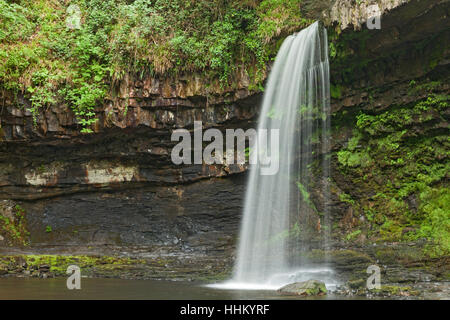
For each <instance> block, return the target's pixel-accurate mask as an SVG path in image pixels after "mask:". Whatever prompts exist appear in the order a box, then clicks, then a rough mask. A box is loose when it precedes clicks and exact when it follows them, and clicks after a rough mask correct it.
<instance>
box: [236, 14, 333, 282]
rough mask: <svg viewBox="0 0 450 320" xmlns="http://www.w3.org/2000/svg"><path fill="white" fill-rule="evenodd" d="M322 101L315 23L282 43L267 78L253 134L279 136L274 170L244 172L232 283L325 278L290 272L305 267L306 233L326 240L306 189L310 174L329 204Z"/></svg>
mask: <svg viewBox="0 0 450 320" xmlns="http://www.w3.org/2000/svg"><path fill="white" fill-rule="evenodd" d="M329 100H330V99H329V63H328V42H327V33H326V30H325V28H323V27H322V26H321V24H320V23H319V22H315V23H314V24H312V25H311V26H309V27H308V28H306V29H303V30H302V31H300V32H299V33H296V34H293V35H290V36H288V37H287V38H286V39H285V40H284V42H283V44H282V45H281V48H280V50H279V52H278V54H277V56H276V59H275V62H274V65H273V68H272V70H271V72H270V75H269V79H268V83H267V85H266V88H265V92H264V99H263V103H262V109H261V113H260V116H259V120H258V130H261V129H267V130H271V129H278V130H279V170H278V172H277V173H276V174H274V175H261V174H260V170H258V169H259V164H255V165H253V167H251V168H250V173H249V174H250V177H249V180H248V184H247V189H246V197H245V206H244V215H243V220H242V225H241V231H240V238H239V246H238V255H237V261H236V264H235V270H234V276H233V279H232V283H241V284H248V285H249V286H250V287H256V288H258V287H259V286H265V285H273V286H274V288H275V287H277V286H278V287H279V286H281V285H283V284H285V283H288V282H293V281H299V280H306V279H307V278H314V279H317V278H318V277H319V276H320V274H322V275H323V274H326V273H327V272H328V271H329V270H328V269H319V268H309V269H305V268H303V269H302V270H301V271H300V272H298V271H296V270H298V269H299V268H301V267H305V261H304V260H303V259H302V258H301V255H300V254H299V251H300V249H302V246H305V245H306V244H307V243H306V242H307V240H305V239H304V238H305V236H306V235H307V234H308V226H309V227H312V228H313V229H314V226H315V227H316V228H317V229H316V232H317V233H319V232H320V233H321V237H320V238H321V239H322V240H321V241H322V242H323V244H326V242H327V241H328V236H327V232H328V230H329V228H328V229H327V228H324V225H327V224H328V221H327V212H326V211H327V210H326V204H325V203H323V204H322V206H321V208H320V209H319V208H315V207H314V204H313V203H312V201H311V199H310V194H311V190H310V183H311V182H312V181H311V174H312V171H311V168H312V167H314V168H315V170H316V171H315V172H320V175H321V177H320V178H318V177H317V176H316V177H315V179H314V181H321V182H322V184H321V186H315V190H318V189H319V188H322V192H321V194H322V195H323V198H324V199H325V200H326V199H327V198H328V196H327V191H326V189H327V187H326V185H327V183H326V181H327V179H326V178H327V176H328V173H329V162H328V160H327V158H328V157H324V156H322V155H323V154H325V153H326V151H327V150H328V148H329V142H328V140H329V139H328V138H327V135H328V130H329V117H328V115H329ZM318 148H322V150H316V149H318ZM324 202H325V201H324ZM241 287H242V286H241Z"/></svg>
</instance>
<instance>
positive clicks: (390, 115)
mask: <svg viewBox="0 0 450 320" xmlns="http://www.w3.org/2000/svg"><path fill="white" fill-rule="evenodd" d="M378 2H379V5H380V7H381V11H382V12H383V16H382V17H381V30H367V29H366V28H365V26H364V24H363V22H364V21H365V20H366V19H367V17H366V16H365V12H366V11H365V10H364V7H361V6H360V5H358V4H357V3H355V2H353V1H337V2H336V4H335V5H334V6H333V7H332V8H331V10H329V11H327V12H325V13H324V14H325V19H324V20H325V21H326V23H327V25H328V29H329V38H330V43H331V44H330V64H331V65H330V67H331V72H332V76H331V82H332V92H331V93H332V112H333V114H332V119H331V123H332V126H333V131H332V150H331V154H332V169H333V170H332V181H331V185H330V187H331V191H332V194H331V202H330V205H331V209H330V212H331V215H332V222H333V226H334V227H333V231H332V234H333V236H334V238H335V239H336V243H340V245H342V246H353V245H355V243H354V242H353V241H357V242H359V243H365V241H366V240H367V239H370V240H380V239H382V240H395V241H397V240H400V238H401V236H402V235H404V234H407V233H408V232H409V231H419V229H420V223H422V221H423V220H426V217H422V216H421V215H424V214H425V213H424V209H423V207H421V206H422V205H421V199H420V196H421V192H428V193H427V194H423V195H422V196H423V197H427V196H429V197H432V198H433V197H434V198H433V199H435V198H436V196H435V193H440V192H444V191H443V190H445V189H442V188H444V185H445V183H446V181H448V180H447V179H448V176H447V172H448V170H447V171H445V168H447V167H446V165H447V163H448V141H445V136H448V116H449V114H448V92H449V85H448V76H449V73H448V67H449V66H448V62H449V48H448V40H449V32H448V30H450V28H449V19H448V10H449V1H437V0H436V1H434V0H433V1H409V2H408V3H406V1H378ZM362 6H365V5H364V4H363V5H362ZM355 29H359V30H355ZM234 84H235V85H234V86H233V88H232V89H223V88H222V87H221V86H220V84H219V83H218V82H217V83H208V84H207V83H204V82H202V78H201V76H199V75H189V76H186V77H183V78H181V77H180V78H178V79H176V81H174V80H173V79H162V78H152V77H143V78H141V77H138V76H133V75H130V76H128V77H127V78H126V79H125V80H124V81H122V82H120V83H118V84H117V85H116V88H115V92H114V94H112V96H111V97H109V98H107V99H106V100H105V104H104V105H99V106H98V107H97V108H96V110H95V112H96V115H97V118H98V119H99V121H98V122H97V123H96V125H95V127H94V131H95V133H94V134H90V135H84V134H81V133H80V130H79V127H78V126H77V121H76V117H75V115H74V114H73V113H72V112H71V111H70V110H68V109H67V106H65V105H57V106H54V107H51V108H49V109H47V110H45V111H41V113H40V114H39V115H38V117H37V122H36V124H34V123H33V117H32V114H31V113H29V112H28V111H27V107H30V102H29V101H27V100H26V99H24V98H23V97H21V96H18V97H13V96H11V95H9V94H8V93H7V92H6V93H5V92H4V93H3V96H2V100H1V101H2V102H3V106H2V109H1V129H0V136H1V139H2V141H1V144H0V159H1V161H0V168H1V170H0V199H1V201H2V205H1V210H2V212H3V213H2V215H3V216H4V217H7V218H8V219H9V220H10V221H11V222H12V224H11V225H13V226H14V228H13V227H9V228H4V229H3V230H2V231H1V232H0V234H1V238H0V248H1V249H0V250H2V251H4V252H8V251H10V248H11V245H12V246H13V247H17V248H18V247H20V246H22V245H23V244H27V246H26V247H25V249H26V250H35V251H52V250H53V251H58V252H61V251H66V250H69V251H70V252H79V251H80V252H92V251H94V252H100V253H105V252H108V251H109V250H115V249H118V250H121V251H128V252H133V250H135V253H137V252H140V253H142V252H146V253H147V254H170V255H175V256H177V255H178V256H183V255H189V254H194V255H197V256H198V257H201V256H203V254H205V253H207V254H208V255H210V256H211V255H217V256H218V257H219V256H220V257H222V258H224V259H229V258H230V257H232V252H233V248H234V244H235V241H236V237H237V232H238V228H239V221H240V217H241V212H242V204H243V198H244V195H245V182H246V175H245V171H246V167H245V166H237V165H231V166H227V165H223V166H222V165H220V166H219V165H206V164H204V165H184V166H176V165H174V164H173V163H172V162H171V160H170V152H171V149H172V147H173V146H174V144H175V142H171V141H170V136H171V132H172V131H173V130H174V129H176V128H187V129H190V130H192V126H193V122H194V120H197V121H198V120H201V121H202V122H203V125H204V127H205V128H209V127H214V128H219V129H225V128H243V129H247V128H251V127H255V125H256V117H257V114H258V109H259V101H260V100H261V97H262V93H261V92H260V91H255V90H254V89H249V80H248V79H247V77H246V75H245V74H244V73H242V74H238V75H236V77H235V79H234ZM430 98H431V99H432V100H430V101H429V100H428V99H430ZM424 101H425V104H423V103H424ZM427 101H428V102H427ZM422 138H423V139H425V138H426V139H425V140H421V139H422ZM431 145H432V146H436V147H437V148H436V150H437V151H436V152H437V153H436V154H429V152H431V151H427V150H429V149H427V148H428V147H429V146H431ZM427 154H428V155H429V156H430V157H431V158H430V159H429V161H428V162H427V163H424V164H423V165H424V166H425V167H420V168H416V167H414V168H413V167H411V166H414V164H415V163H419V162H420V161H421V160H420V159H422V157H423V156H424V155H427ZM399 159H402V160H399ZM408 172H410V174H408ZM423 175H427V177H430V179H425V178H424V181H423V183H424V185H420V186H419V185H415V184H414V182H417V181H419V180H420V179H417V177H418V176H419V177H420V176H423ZM315 183H324V182H322V181H315ZM413 184H414V185H413ZM405 188H411V189H408V190H405ZM420 188H422V189H420ZM427 188H430V189H427ZM400 191H402V193H400V194H398V193H399V192H400ZM438 198H439V197H438ZM312 199H313V201H315V202H316V203H317V205H318V206H320V203H321V202H322V199H323V197H322V195H320V194H315V193H314V194H312ZM392 199H395V201H393V200H392ZM439 199H440V198H439ZM412 216H416V218H417V219H416V220H414V219H413V218H411V217H412ZM438 218H439V219H440V218H441V217H440V216H439V217H438ZM413 221H416V223H417V225H414V223H413ZM408 228H409V229H408ZM427 236H432V235H431V234H418V235H417V237H416V238H414V239H415V240H416V239H418V238H422V237H427ZM441 240H442V241H448V240H445V239H441ZM55 248H57V249H55ZM442 250H444V252H445V245H444V249H442ZM441 253H442V252H441Z"/></svg>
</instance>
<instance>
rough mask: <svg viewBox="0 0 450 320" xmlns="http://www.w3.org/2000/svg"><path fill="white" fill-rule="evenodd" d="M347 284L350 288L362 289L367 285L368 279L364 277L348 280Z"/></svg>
mask: <svg viewBox="0 0 450 320" xmlns="http://www.w3.org/2000/svg"><path fill="white" fill-rule="evenodd" d="M347 286H348V287H349V288H350V289H360V288H363V287H365V286H366V281H365V280H364V279H357V280H351V281H348V282H347Z"/></svg>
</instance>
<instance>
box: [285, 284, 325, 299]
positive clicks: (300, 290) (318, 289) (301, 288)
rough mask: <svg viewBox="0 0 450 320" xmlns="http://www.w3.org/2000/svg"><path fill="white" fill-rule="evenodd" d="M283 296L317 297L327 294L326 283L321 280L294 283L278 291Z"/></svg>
mask: <svg viewBox="0 0 450 320" xmlns="http://www.w3.org/2000/svg"><path fill="white" fill-rule="evenodd" d="M277 292H278V293H279V294H281V295H289V296H291V295H296V296H317V295H325V294H327V288H326V287H325V283H323V282H322V281H319V280H308V281H302V282H294V283H291V284H288V285H285V286H284V287H282V288H280V289H278V290H277Z"/></svg>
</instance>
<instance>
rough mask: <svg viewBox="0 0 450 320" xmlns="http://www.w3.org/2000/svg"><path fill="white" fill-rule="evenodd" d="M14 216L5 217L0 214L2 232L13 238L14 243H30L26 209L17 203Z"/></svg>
mask: <svg viewBox="0 0 450 320" xmlns="http://www.w3.org/2000/svg"><path fill="white" fill-rule="evenodd" d="M13 215H14V216H13V217H12V218H10V217H5V216H3V215H1V214H0V233H4V235H6V236H7V237H8V238H10V239H11V243H10V244H11V245H12V244H19V245H22V246H26V245H28V236H29V235H30V233H29V232H28V231H27V227H26V226H27V222H26V217H25V210H24V209H23V208H22V207H21V206H20V205H16V206H15V207H14V208H13Z"/></svg>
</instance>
